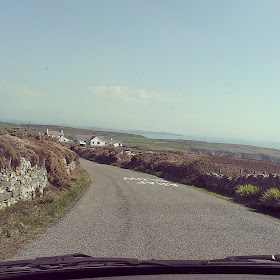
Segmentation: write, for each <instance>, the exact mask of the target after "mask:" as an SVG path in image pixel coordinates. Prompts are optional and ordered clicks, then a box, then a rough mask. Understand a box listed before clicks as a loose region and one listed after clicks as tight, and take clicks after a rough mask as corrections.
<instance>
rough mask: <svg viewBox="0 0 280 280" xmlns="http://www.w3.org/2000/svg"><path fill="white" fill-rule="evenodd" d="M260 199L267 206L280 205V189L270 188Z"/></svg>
mask: <svg viewBox="0 0 280 280" xmlns="http://www.w3.org/2000/svg"><path fill="white" fill-rule="evenodd" d="M260 200H261V202H262V205H263V206H265V207H280V190H279V189H277V188H271V189H268V190H267V191H265V192H264V193H263V195H262V197H261V199H260Z"/></svg>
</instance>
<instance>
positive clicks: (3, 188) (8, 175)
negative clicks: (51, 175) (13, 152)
mask: <svg viewBox="0 0 280 280" xmlns="http://www.w3.org/2000/svg"><path fill="white" fill-rule="evenodd" d="M65 166H66V170H67V173H68V174H70V173H71V172H72V171H73V170H74V169H75V168H76V162H75V161H73V162H71V163H69V164H67V163H66V160H65ZM47 184H48V174H47V169H46V167H45V166H43V167H41V166H38V165H35V166H33V167H32V166H31V163H30V161H28V160H26V159H25V158H21V159H20V165H19V166H18V167H17V168H16V169H11V168H6V169H2V170H0V209H1V208H4V207H6V206H10V205H11V204H14V203H16V202H18V201H19V200H28V199H33V198H35V197H39V196H41V195H43V192H44V188H45V187H46V186H47Z"/></svg>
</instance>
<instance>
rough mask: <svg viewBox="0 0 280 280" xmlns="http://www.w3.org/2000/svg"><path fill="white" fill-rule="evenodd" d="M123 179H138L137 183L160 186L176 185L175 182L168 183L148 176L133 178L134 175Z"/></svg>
mask: <svg viewBox="0 0 280 280" xmlns="http://www.w3.org/2000/svg"><path fill="white" fill-rule="evenodd" d="M123 179H124V180H129V181H140V182H137V183H136V184H137V185H147V184H149V185H160V186H167V187H178V185H177V184H175V183H170V182H168V181H165V180H163V179H149V178H135V177H123Z"/></svg>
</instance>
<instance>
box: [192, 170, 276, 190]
mask: <svg viewBox="0 0 280 280" xmlns="http://www.w3.org/2000/svg"><path fill="white" fill-rule="evenodd" d="M246 184H252V185H256V186H259V187H261V188H262V189H263V190H266V189H269V188H274V187H276V188H280V175H279V174H269V175H267V174H260V175H255V174H246V175H244V176H239V177H235V178H233V177H227V176H223V175H219V174H216V173H213V172H212V173H207V174H202V175H200V176H199V177H198V178H197V179H196V182H195V185H197V186H199V187H205V188H208V189H211V190H214V191H217V192H222V193H228V194H234V192H235V190H236V188H237V187H238V186H240V185H246Z"/></svg>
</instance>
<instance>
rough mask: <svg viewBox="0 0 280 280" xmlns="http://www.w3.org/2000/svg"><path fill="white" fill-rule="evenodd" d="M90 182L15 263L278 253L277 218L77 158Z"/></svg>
mask: <svg viewBox="0 0 280 280" xmlns="http://www.w3.org/2000/svg"><path fill="white" fill-rule="evenodd" d="M81 165H82V167H83V168H85V169H86V170H87V171H88V173H89V174H90V175H91V176H92V177H93V183H92V185H91V186H90V188H89V190H88V191H87V192H86V194H85V195H84V197H83V198H82V199H81V200H80V201H79V203H78V204H77V205H76V206H75V207H74V208H73V209H72V210H71V211H70V212H69V213H68V214H67V215H66V216H65V217H64V218H62V219H61V220H60V221H59V222H58V223H57V224H56V225H55V226H53V227H52V228H50V229H49V230H48V231H47V232H46V233H45V234H44V235H42V236H41V237H40V238H39V239H38V240H36V241H34V242H33V243H31V244H30V245H29V246H27V247H26V248H25V249H24V250H22V251H21V252H20V253H19V254H18V255H17V256H16V257H15V259H24V258H35V257H39V256H52V255H59V254H68V253H78V252H79V253H84V254H89V255H91V256H96V257H105V256H107V257H133V258H139V259H150V258H156V259H209V258H220V257H225V256H229V255H237V254H238V255H240V254H272V253H280V241H279V232H280V221H278V220H276V219H273V218H270V217H268V216H265V215H262V214H259V213H255V212H252V211H250V210H249V209H248V208H245V207H242V206H239V205H236V204H234V203H230V202H227V201H225V200H222V199H220V198H217V197H215V196H211V195H208V194H205V193H203V192H201V191H197V190H194V189H192V188H188V187H186V186H184V185H180V184H177V185H176V184H174V183H170V182H166V181H164V180H163V179H160V178H157V177H155V176H152V175H149V174H144V173H139V172H135V171H131V170H126V169H120V168H117V167H113V166H108V165H101V164H97V163H93V162H90V161H86V160H83V159H81Z"/></svg>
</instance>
